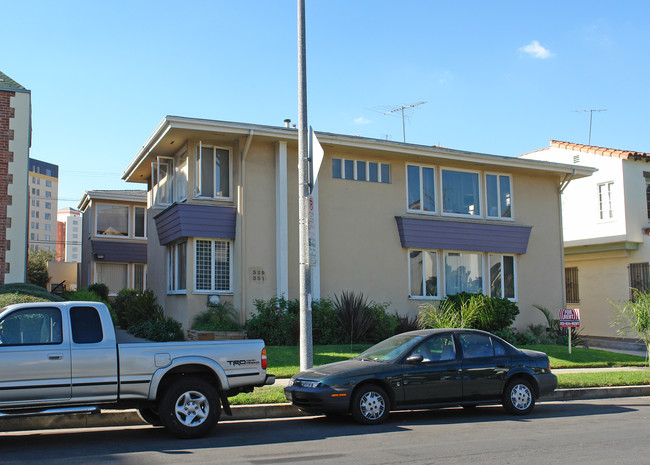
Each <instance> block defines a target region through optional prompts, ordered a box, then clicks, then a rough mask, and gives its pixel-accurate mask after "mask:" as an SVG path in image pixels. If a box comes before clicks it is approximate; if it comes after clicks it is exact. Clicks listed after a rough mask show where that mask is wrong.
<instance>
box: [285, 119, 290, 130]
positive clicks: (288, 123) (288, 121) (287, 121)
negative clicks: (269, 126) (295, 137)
mask: <svg viewBox="0 0 650 465" xmlns="http://www.w3.org/2000/svg"><path fill="white" fill-rule="evenodd" d="M284 127H285V128H290V127H291V120H290V119H289V118H287V119H285V120H284Z"/></svg>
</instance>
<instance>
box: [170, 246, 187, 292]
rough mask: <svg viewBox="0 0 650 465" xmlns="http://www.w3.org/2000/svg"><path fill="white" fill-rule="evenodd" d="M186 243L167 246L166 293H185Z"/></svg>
mask: <svg viewBox="0 0 650 465" xmlns="http://www.w3.org/2000/svg"><path fill="white" fill-rule="evenodd" d="M186 263H187V242H185V241H183V242H177V243H175V244H171V245H168V246H167V291H169V292H172V293H173V292H177V291H185V290H186V288H187V284H186V283H187V272H186Z"/></svg>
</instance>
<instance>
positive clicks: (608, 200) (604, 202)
mask: <svg viewBox="0 0 650 465" xmlns="http://www.w3.org/2000/svg"><path fill="white" fill-rule="evenodd" d="M613 187H614V183H613V182H604V183H602V184H598V210H599V212H600V219H601V220H609V219H612V218H614V210H613V208H612V189H613Z"/></svg>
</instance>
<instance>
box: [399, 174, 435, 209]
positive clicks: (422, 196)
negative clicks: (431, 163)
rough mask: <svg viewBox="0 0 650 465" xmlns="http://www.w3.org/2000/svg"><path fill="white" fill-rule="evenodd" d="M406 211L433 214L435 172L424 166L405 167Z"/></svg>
mask: <svg viewBox="0 0 650 465" xmlns="http://www.w3.org/2000/svg"><path fill="white" fill-rule="evenodd" d="M406 177H407V181H406V182H407V189H408V194H407V195H408V210H410V211H416V212H435V211H436V194H435V192H436V191H435V170H434V169H433V168H429V167H426V166H415V165H408V166H407V167H406Z"/></svg>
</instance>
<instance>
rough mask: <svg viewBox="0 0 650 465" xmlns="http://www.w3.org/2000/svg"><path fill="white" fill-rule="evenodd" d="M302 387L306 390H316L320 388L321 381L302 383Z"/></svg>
mask: <svg viewBox="0 0 650 465" xmlns="http://www.w3.org/2000/svg"><path fill="white" fill-rule="evenodd" d="M300 385H301V386H302V387H304V388H307V389H314V388H317V387H318V386H320V382H319V381H301V382H300Z"/></svg>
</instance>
